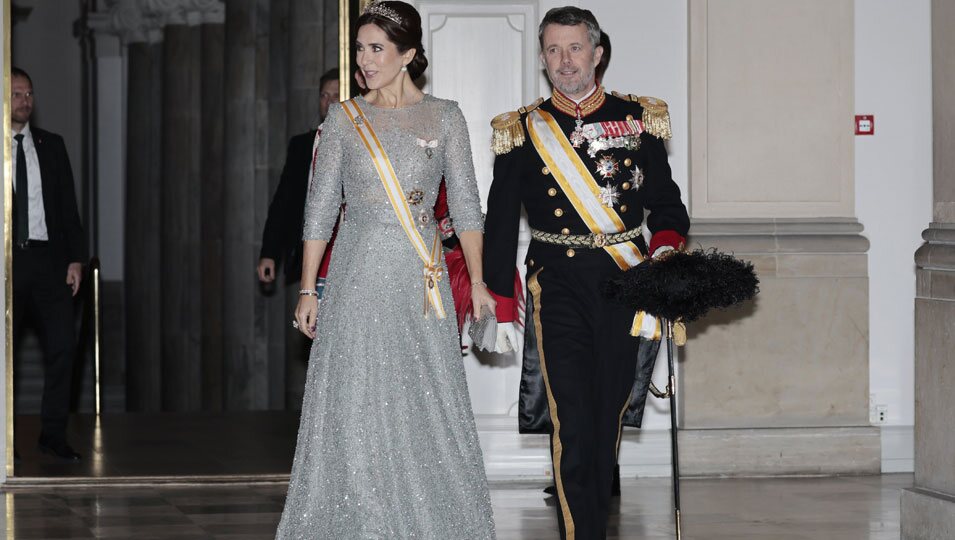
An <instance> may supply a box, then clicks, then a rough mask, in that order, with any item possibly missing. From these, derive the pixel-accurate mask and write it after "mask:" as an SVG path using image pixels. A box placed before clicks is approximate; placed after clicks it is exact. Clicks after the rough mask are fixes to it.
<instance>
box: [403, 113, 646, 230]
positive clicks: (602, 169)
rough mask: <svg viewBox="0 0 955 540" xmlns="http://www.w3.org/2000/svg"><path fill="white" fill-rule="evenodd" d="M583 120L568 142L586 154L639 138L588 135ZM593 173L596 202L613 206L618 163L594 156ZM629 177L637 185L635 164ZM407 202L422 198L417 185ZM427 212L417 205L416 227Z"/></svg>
mask: <svg viewBox="0 0 955 540" xmlns="http://www.w3.org/2000/svg"><path fill="white" fill-rule="evenodd" d="M583 127H584V123H583V120H581V119H580V118H578V119H577V125H576V128H575V129H574V131H573V133H571V135H570V143H571V144H572V145H573V147H574V148H580V147H581V146H583V145H584V143H586V144H587V154H588V155H589V156H590V157H592V158H593V157H596V156H597V153H599V152H600V151H601V150H606V149H608V148H626V149H628V150H637V149H638V148H640V138H639V137H638V136H635V135H624V136H621V137H600V136H597V137H589V136H588V135H586V134H585V133H584V129H583ZM424 150H425V155H427V156H428V159H431V156H432V151H431V148H425V149H424ZM596 172H597V174H599V175H600V176H601V177H602V178H603V179H604V180H606V181H607V183H606V184H605V185H603V186H601V188H600V195H599V197H600V202H601V203H603V204H604V206H606V207H607V208H613V207H614V206H615V205H616V204H617V203H618V202H620V190H619V189H618V188H617V186H616V185H614V184H612V183H611V180H613V177H614V176H615V175H616V174H617V173H619V172H620V163H619V162H618V161H617V159H616V158H614V157H613V156H612V155H609V154H608V155H603V156H601V157H600V158H599V159H597V170H596ZM629 172H630V174H631V176H632V178H631V182H632V183H633V185H634V186H635V187H637V188H639V187H640V185H641V184H642V183H643V172H642V171H641V170H640V169H639V168H638V167H634V168H633V169H632V170H630V171H629ZM407 200H408V204H410V205H411V206H418V205H419V204H421V202H422V201H424V191H422V190H421V189H420V188H417V187H415V188H414V189H412V190H411V191H409V192H408V196H407ZM431 219H432V216H431V212H429V211H428V210H427V209H424V208H423V209H421V210H420V211H419V212H418V220H417V221H418V227H424V226H426V225H427V224H429V223H431Z"/></svg>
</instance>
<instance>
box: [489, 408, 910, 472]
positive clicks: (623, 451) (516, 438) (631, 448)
mask: <svg viewBox="0 0 955 540" xmlns="http://www.w3.org/2000/svg"><path fill="white" fill-rule="evenodd" d="M476 421H477V428H478V434H479V435H480V438H481V447H482V449H483V451H484V464H485V466H486V468H487V475H488V479H490V480H492V481H503V480H547V479H549V478H550V477H551V475H552V472H551V462H550V443H549V441H548V437H547V436H546V435H521V434H519V433H518V432H517V418H516V417H513V416H506V415H478V416H477V417H476ZM880 431H881V440H882V472H883V473H894V472H912V471H913V470H914V464H915V456H914V450H913V449H914V439H915V432H914V428H913V426H883V427H882V428H881V430H880ZM620 474H621V476H623V477H624V478H649V477H669V476H670V432H669V430H666V429H652V430H638V429H625V430H624V435H623V440H622V441H621V443H620Z"/></svg>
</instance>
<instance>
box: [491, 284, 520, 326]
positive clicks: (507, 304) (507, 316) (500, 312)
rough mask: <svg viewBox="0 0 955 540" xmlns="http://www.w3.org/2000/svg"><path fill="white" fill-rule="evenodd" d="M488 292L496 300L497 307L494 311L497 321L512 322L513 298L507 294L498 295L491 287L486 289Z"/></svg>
mask: <svg viewBox="0 0 955 540" xmlns="http://www.w3.org/2000/svg"><path fill="white" fill-rule="evenodd" d="M488 292H489V293H491V296H493V297H494V300H496V301H497V309H496V310H495V311H496V312H497V313H495V316H496V317H497V322H499V323H502V322H514V319H515V317H514V313H515V312H516V309H515V307H516V306H515V305H514V299H513V298H511V297H509V296H498V295H496V294H494V291H492V290H491V289H488Z"/></svg>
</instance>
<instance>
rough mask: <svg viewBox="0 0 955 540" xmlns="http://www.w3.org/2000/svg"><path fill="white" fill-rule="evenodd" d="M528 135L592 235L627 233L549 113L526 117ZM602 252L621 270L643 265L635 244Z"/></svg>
mask: <svg viewBox="0 0 955 540" xmlns="http://www.w3.org/2000/svg"><path fill="white" fill-rule="evenodd" d="M527 133H528V134H529V135H530V138H531V141H533V142H534V148H536V149H537V153H538V154H540V157H541V159H543V160H544V164H545V165H547V168H548V169H549V170H550V171H551V174H553V175H554V179H555V180H556V181H557V183H558V184H559V185H560V187H561V189H562V190H563V191H564V193H565V194H566V195H567V197H568V198H569V199H570V202H571V204H573V206H574V210H576V211H577V213H578V214H579V215H580V217H581V219H583V220H584V223H586V224H587V227H588V228H589V229H590V232H592V233H594V234H609V233H619V232H623V231H625V230H626V225H624V223H623V219H622V218H621V217H620V215H619V214H617V211H616V210H614V209H613V208H611V207H608V206H606V205H605V204H603V202H601V199H600V185H599V184H597V181H596V180H595V179H594V177H593V175H592V174H590V171H589V170H588V169H587V166H586V165H585V164H584V162H583V160H581V159H580V156H579V155H577V151H576V150H575V149H574V147H573V145H571V143H570V140H568V139H567V135H565V134H564V132H563V131H562V130H561V129H560V126H559V125H558V124H557V121H556V120H554V117H553V116H552V115H551V114H550V113H548V112H547V111H543V110H541V109H535V110H533V111H531V112H530V113H529V114H528V115H527ZM603 249H604V251H606V252H607V253H608V254H609V255H610V256H611V257H613V260H614V262H616V263H617V266H619V267H620V269H621V270H627V269H628V268H631V267H634V266H636V265H638V264H640V263H641V262H642V261H643V255H642V254H641V253H640V250H639V249H638V248H637V245H636V244H634V243H633V241H627V242H622V243H619V244H613V245H608V246H604V247H603Z"/></svg>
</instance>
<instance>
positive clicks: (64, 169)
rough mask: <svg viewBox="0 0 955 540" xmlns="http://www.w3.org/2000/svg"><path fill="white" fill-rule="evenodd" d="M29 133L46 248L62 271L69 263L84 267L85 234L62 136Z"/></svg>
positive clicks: (33, 128) (33, 129)
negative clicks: (38, 179) (36, 167)
mask: <svg viewBox="0 0 955 540" xmlns="http://www.w3.org/2000/svg"><path fill="white" fill-rule="evenodd" d="M30 131H31V132H32V133H33V144H34V145H35V146H36V154H37V158H38V160H39V162H40V177H41V178H42V184H43V211H44V212H45V214H46V229H47V234H48V235H49V241H50V247H51V248H52V250H53V254H54V257H56V259H57V261H58V262H59V263H60V264H62V265H63V271H64V272H65V271H66V267H67V266H68V265H69V264H70V263H74V262H78V263H83V264H86V263H87V262H88V259H89V251H88V247H87V243H86V235H85V234H84V233H83V225H81V224H80V215H79V211H78V210H77V207H76V191H75V190H74V185H73V169H72V167H70V157H69V155H67V153H66V145H65V144H64V143H63V137H60V136H59V135H57V134H56V133H51V132H49V131H46V130H44V129H40V128H38V127H36V126H33V125H31V126H30Z"/></svg>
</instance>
